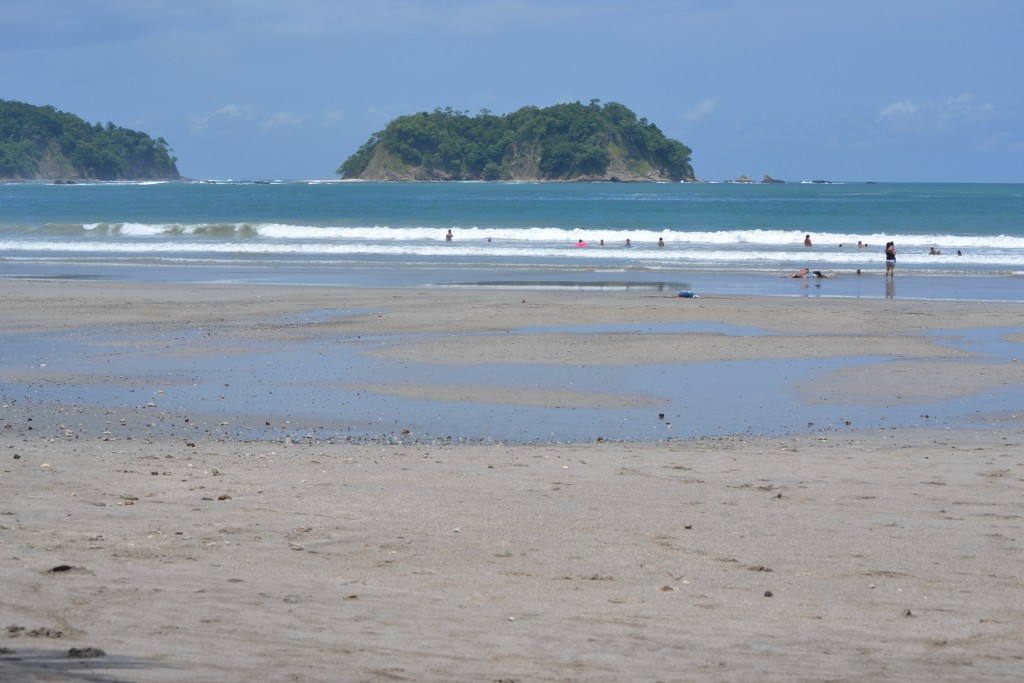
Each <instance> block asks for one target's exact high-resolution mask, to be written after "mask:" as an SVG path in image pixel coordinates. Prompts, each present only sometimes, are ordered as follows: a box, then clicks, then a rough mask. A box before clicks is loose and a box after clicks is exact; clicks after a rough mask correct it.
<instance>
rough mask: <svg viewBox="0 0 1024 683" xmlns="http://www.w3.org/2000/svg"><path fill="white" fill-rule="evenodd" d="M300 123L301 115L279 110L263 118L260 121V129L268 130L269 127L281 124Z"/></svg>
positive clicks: (280, 125)
mask: <svg viewBox="0 0 1024 683" xmlns="http://www.w3.org/2000/svg"><path fill="white" fill-rule="evenodd" d="M299 123H302V117H301V116H298V115H296V114H289V113H288V112H284V111H279V112H277V113H276V114H274V115H273V116H270V117H269V118H267V119H264V120H263V121H262V122H260V125H259V127H260V129H261V130H270V129H271V128H281V127H283V126H294V125H297V124H299Z"/></svg>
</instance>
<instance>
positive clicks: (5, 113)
mask: <svg viewBox="0 0 1024 683" xmlns="http://www.w3.org/2000/svg"><path fill="white" fill-rule="evenodd" d="M176 162H177V159H175V158H174V157H173V156H171V150H170V147H169V146H168V144H167V141H166V140H164V139H163V138H157V139H155V140H154V139H153V138H151V137H150V136H148V135H146V134H145V133H140V132H138V131H134V130H129V129H127V128H121V127H119V126H115V125H114V124H113V123H108V124H107V125H106V126H103V125H100V124H99V123H96V124H89V123H88V122H86V121H84V120H82V119H81V118H79V117H77V116H75V115H73V114H68V113H65V112H62V111H58V110H57V109H55V108H54V107H52V106H42V107H40V106H35V105H31V104H25V103H23V102H16V101H13V100H0V179H4V180H50V181H55V182H71V181H76V180H177V179H179V178H181V176H180V175H179V174H178V168H177V166H176V165H175V164H176Z"/></svg>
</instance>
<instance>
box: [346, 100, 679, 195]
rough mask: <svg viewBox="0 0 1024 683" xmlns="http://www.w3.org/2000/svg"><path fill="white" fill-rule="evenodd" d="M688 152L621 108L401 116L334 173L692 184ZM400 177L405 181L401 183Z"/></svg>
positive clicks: (559, 107)
mask: <svg viewBox="0 0 1024 683" xmlns="http://www.w3.org/2000/svg"><path fill="white" fill-rule="evenodd" d="M690 153H691V150H690V148H689V147H687V146H686V145H684V144H682V143H681V142H678V141H676V140H671V139H669V138H666V137H665V135H664V134H663V133H662V132H661V131H660V130H659V129H658V127H657V126H655V125H654V124H653V123H649V122H648V121H647V120H646V119H640V120H637V118H636V115H635V114H634V113H633V112H632V111H630V110H629V109H628V108H626V107H625V106H623V105H621V104H618V103H615V102H609V103H607V104H605V105H604V106H601V105H600V104H599V101H598V100H592V101H591V102H590V104H587V105H584V104H580V103H579V102H575V103H570V104H558V105H554V106H551V107H547V108H544V109H540V108H538V107H532V106H531V107H523V108H522V109H519V110H518V111H515V112H513V113H511V114H506V115H504V116H495V115H493V114H491V113H490V112H489V111H488V110H483V111H481V112H480V114H479V115H478V116H469V115H468V114H467V113H465V112H458V111H454V110H452V109H451V108H450V107H448V108H446V109H444V110H442V109H435V110H434V111H433V112H432V113H426V112H421V113H419V114H414V115H410V116H402V117H399V118H397V119H395V120H394V121H392V122H391V123H389V124H388V126H387V128H385V129H384V130H383V131H381V132H378V133H375V134H374V135H373V136H371V137H370V139H369V140H368V141H367V142H366V143H365V144H364V145H363V146H362V147H360V148H359V150H358V151H356V153H355V154H353V155H352V156H350V157H349V158H348V159H347V160H346V161H345V162H344V163H343V164H342V165H341V166H340V167H339V168H338V170H337V173H339V174H341V175H342V176H343V177H345V178H372V179H392V178H402V177H405V178H406V179H413V178H409V176H413V177H414V179H438V180H442V179H443V180H448V179H450V180H510V179H523V178H527V177H533V178H536V179H540V180H573V179H600V178H606V177H611V178H612V179H620V176H622V178H621V179H631V178H644V179H650V178H655V177H657V178H665V179H671V180H688V179H692V178H693V168H692V166H691V165H690ZM403 174H404V176H403Z"/></svg>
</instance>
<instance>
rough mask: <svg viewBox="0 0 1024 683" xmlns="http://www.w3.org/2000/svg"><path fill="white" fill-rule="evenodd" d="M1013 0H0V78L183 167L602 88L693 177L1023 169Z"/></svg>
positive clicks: (297, 154)
mask: <svg viewBox="0 0 1024 683" xmlns="http://www.w3.org/2000/svg"><path fill="white" fill-rule="evenodd" d="M1022 35H1024V2H1020V1H1019V0H963V1H954V0H929V2H920V0H858V1H857V2H852V1H848V2H839V1H836V0H718V1H713V0H675V1H670V0H630V1H629V2H625V1H624V0H615V1H614V2H613V1H610V0H493V1H487V0H480V1H476V2H472V1H470V0H432V1H427V0H336V1H330V0H88V1H87V0H4V2H3V3H2V4H0V63H2V64H3V65H4V67H3V68H2V69H0V98H2V99H9V100H20V101H23V102H28V103H30V104H39V105H43V104H49V105H53V106H55V107H57V108H58V109H61V110H63V111H67V112H70V113H73V114H76V115H78V116H81V117H82V118H84V119H86V120H87V121H90V122H100V123H106V122H108V121H111V122H113V123H115V124H117V125H119V126H125V127H128V128H134V129H137V130H142V131H144V132H146V133H149V134H150V135H153V136H154V137H156V136H162V137H164V138H165V139H166V140H167V141H168V142H169V143H170V145H171V147H172V148H173V149H174V153H175V154H176V156H177V157H178V168H179V170H180V171H181V173H182V174H183V175H185V176H188V177H192V178H217V179H221V178H236V179H243V178H257V179H258V178H281V179H302V178H332V177H335V176H334V170H335V169H336V168H337V167H338V166H339V165H340V164H341V162H343V161H344V160H345V159H346V158H347V157H348V156H349V155H350V154H352V153H353V152H354V151H355V150H356V149H357V148H358V147H359V145H361V144H362V143H364V142H365V141H366V140H367V139H368V138H369V137H370V135H371V134H372V133H374V132H376V131H379V130H382V129H383V128H384V127H385V126H386V125H387V123H388V122H389V121H391V120H392V119H394V118H395V117H398V116H401V115H403V114H411V113H415V112H418V111H432V110H433V109H435V108H437V107H442V108H444V107H452V108H454V109H456V110H459V111H467V112H469V113H471V114H476V113H477V112H479V111H480V110H481V109H489V110H491V111H492V112H493V113H495V114H506V113H509V112H511V111H514V110H516V109H518V108H520V107H522V106H525V105H536V106H540V107H544V106H549V105H552V104H557V103H560V102H574V101H580V102H589V101H590V100H592V99H598V100H600V101H601V102H619V103H622V104H624V105H626V106H627V107H629V108H630V109H632V110H633V111H634V112H635V113H636V114H637V116H638V117H645V118H647V119H648V120H649V121H651V122H653V123H655V124H657V125H658V126H659V127H660V128H661V130H662V131H663V132H664V133H665V134H666V135H668V136H669V137H672V138H675V139H677V140H680V141H682V142H684V143H685V144H687V145H688V146H690V147H691V148H692V149H693V165H694V168H695V170H696V173H697V175H698V177H700V178H702V179H706V180H724V179H734V178H737V177H739V176H740V175H741V174H745V175H748V176H750V177H752V178H756V179H760V178H761V177H762V176H763V175H765V174H769V175H771V176H773V177H776V178H780V179H784V180H789V181H798V180H812V179H828V180H848V181H856V180H875V181H928V182H945V181H953V182H1024V88H1022V87H1021V83H1022V82H1024V80H1022V76H1021V71H1022V68H1024V40H1022V39H1021V36H1022Z"/></svg>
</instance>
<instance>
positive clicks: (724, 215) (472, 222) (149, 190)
mask: <svg viewBox="0 0 1024 683" xmlns="http://www.w3.org/2000/svg"><path fill="white" fill-rule="evenodd" d="M449 230H450V231H451V233H452V239H451V240H450V241H449V240H446V239H445V237H446V234H447V233H448V231H449ZM806 235H810V237H811V240H812V245H813V246H811V247H805V246H804V238H805V236H806ZM627 240H629V242H630V244H631V246H628V247H627V246H626V241H627ZM659 240H661V241H662V242H663V243H664V246H659ZM890 240H891V241H894V242H895V243H896V249H897V269H896V278H894V282H891V283H885V282H884V278H883V277H882V274H883V272H884V254H883V249H884V246H885V243H886V242H888V241H890ZM581 241H582V242H583V243H584V244H585V245H586V246H585V247H583V246H580V242H581ZM858 244H862V245H865V246H858ZM932 249H935V250H937V251H940V252H941V254H939V255H931V254H930V253H929V252H930V250H932ZM800 268H809V269H811V270H819V271H821V272H822V273H824V274H826V275H828V276H829V279H828V280H827V281H824V280H815V281H814V283H813V286H811V284H810V283H809V282H808V281H800V282H794V281H793V280H792V279H790V278H787V277H785V276H787V275H788V274H790V273H793V272H795V271H797V270H799V269H800ZM0 277H18V278H33V277H37V278H103V279H114V280H125V281H146V282H220V283H223V282H231V283H258V284H293V285H312V284H327V285H348V286H385V287H386V286H444V287H511V288H530V287H546V288H579V289H607V290H630V289H636V290H637V291H646V290H655V291H661V292H666V293H673V292H675V291H676V290H679V291H684V290H686V291H694V292H696V293H697V294H698V295H702V294H704V295H710V294H752V295H793V296H853V297H883V296H885V297H890V298H924V299H927V298H944V299H972V300H973V299H977V300H1000V301H1002V300H1010V301H1021V300H1024V185H1021V184H1005V185H996V184H992V185H988V184H916V183H877V184H875V183H812V182H805V183H782V184H760V183H755V184H740V183H657V184H655V183H651V184H626V183H596V184H578V183H365V182H331V181H308V182H299V181H289V182H220V181H218V182H174V183H159V182H158V183H95V184H91V183H78V184H74V185H52V184H43V183H6V184H0Z"/></svg>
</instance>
